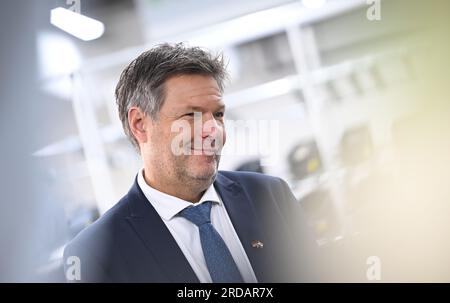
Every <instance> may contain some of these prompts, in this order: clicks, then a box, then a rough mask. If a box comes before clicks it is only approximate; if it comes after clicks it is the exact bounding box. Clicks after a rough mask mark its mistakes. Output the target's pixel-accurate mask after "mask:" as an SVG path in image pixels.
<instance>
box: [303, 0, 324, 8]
mask: <svg viewBox="0 0 450 303" xmlns="http://www.w3.org/2000/svg"><path fill="white" fill-rule="evenodd" d="M326 2H327V1H326V0H302V4H303V5H304V6H305V7H307V8H321V7H322V6H324V5H325V3H326Z"/></svg>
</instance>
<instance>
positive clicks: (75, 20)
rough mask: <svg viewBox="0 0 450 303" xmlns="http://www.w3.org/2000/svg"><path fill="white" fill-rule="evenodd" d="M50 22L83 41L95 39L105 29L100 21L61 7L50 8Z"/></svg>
mask: <svg viewBox="0 0 450 303" xmlns="http://www.w3.org/2000/svg"><path fill="white" fill-rule="evenodd" d="M50 23H51V24H53V25H54V26H56V27H58V28H60V29H62V30H63V31H65V32H67V33H69V34H71V35H73V36H75V37H77V38H79V39H81V40H84V41H89V40H94V39H97V38H99V37H100V36H101V35H103V32H104V31H105V26H104V25H103V23H102V22H100V21H98V20H95V19H92V18H89V17H86V16H83V15H81V14H77V13H74V12H72V11H70V10H68V9H65V8H62V7H58V8H55V9H52V11H51V14H50Z"/></svg>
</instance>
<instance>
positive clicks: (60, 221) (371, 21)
mask: <svg viewBox="0 0 450 303" xmlns="http://www.w3.org/2000/svg"><path fill="white" fill-rule="evenodd" d="M0 5H1V7H0V39H1V40H0V50H1V52H0V67H1V69H0V75H1V78H0V79H1V81H0V89H1V92H0V96H1V98H0V106H1V107H0V115H1V119H0V123H1V127H0V132H1V139H2V141H1V144H0V146H1V160H0V163H1V174H0V178H1V179H0V180H1V183H0V188H1V199H0V200H1V202H0V241H1V243H0V282H60V281H64V273H63V270H62V259H61V258H62V252H63V249H64V245H65V244H66V243H67V242H68V241H70V239H72V238H73V237H74V236H75V235H76V234H77V233H78V232H79V231H81V230H82V229H83V228H84V227H86V226H87V225H89V224H90V223H92V222H93V221H95V220H96V219H97V218H98V217H99V216H100V215H101V214H103V213H104V212H105V211H106V210H108V209H109V208H110V207H111V206H112V205H114V203H115V202H117V201H118V200H119V199H120V197H122V196H123V195H124V194H125V193H126V192H127V191H128V189H129V187H130V186H131V184H132V182H133V181H134V177H135V175H136V173H137V171H138V170H139V169H140V167H141V165H142V164H141V160H140V158H139V155H138V154H137V153H136V152H135V151H134V149H133V147H132V146H131V143H130V142H128V140H127V139H126V137H125V135H124V133H123V131H122V127H121V124H120V120H119V118H118V114H117V110H116V106H115V99H114V89H115V85H116V83H117V81H118V79H119V76H120V72H121V71H122V69H123V68H124V67H125V66H126V65H127V64H128V63H129V62H130V61H131V60H132V59H134V58H135V57H137V56H138V55H139V54H140V53H142V52H143V51H145V50H147V49H149V48H151V47H152V46H154V45H156V44H158V43H161V42H185V43H186V44H188V45H191V46H201V47H204V48H207V49H209V50H211V51H213V52H223V54H224V56H225V58H226V61H227V62H228V71H229V73H230V75H231V80H230V81H229V84H228V86H227V88H226V91H225V97H224V100H225V103H226V105H227V116H226V119H228V120H230V121H234V122H236V121H241V122H242V123H230V125H231V124H233V126H235V127H233V129H230V130H229V133H228V140H227V144H226V146H225V149H224V155H223V156H222V160H221V164H220V169H222V170H248V171H256V172H261V173H265V174H270V175H275V176H279V177H282V178H283V179H285V180H286V181H287V182H288V183H289V185H290V186H291V188H292V190H293V192H294V194H295V196H296V198H297V199H298V203H300V204H301V205H302V207H303V208H304V210H305V212H306V214H307V218H308V220H309V221H308V222H309V226H310V227H311V230H312V232H313V233H314V235H315V237H316V241H317V245H318V246H320V248H321V249H322V250H323V251H324V252H325V255H326V256H327V259H326V262H325V263H324V264H326V265H323V266H322V267H323V268H322V269H321V270H322V271H323V273H322V280H323V281H336V282H347V281H356V282H372V281H373V280H372V279H371V278H370V275H368V268H369V267H370V263H368V260H369V259H368V258H370V257H372V256H375V257H377V258H378V260H379V261H380V265H381V266H380V268H381V275H380V277H379V278H380V279H375V280H374V281H381V282H393V281H396V282H397V281H398V282H400V281H401V282H436V281H442V282H443V281H446V282H449V281H450V257H449V256H450V254H449V253H450V245H449V241H450V237H449V236H450V223H449V222H450V220H449V219H450V204H449V198H450V186H449V184H448V183H449V180H450V178H449V177H450V100H449V97H450V92H449V87H450V85H449V84H450V83H449V79H450V77H449V75H448V72H449V68H450V65H449V61H450V59H449V55H448V54H450V51H449V50H450V42H449V38H450V35H449V30H450V4H449V2H448V1H445V0H442V1H441V0H431V1H414V0H379V1H376V0H367V1H366V0H303V1H301V0H295V1H293V0H258V1H256V0H247V1H240V0H239V1H238V0H227V1H215V0H209V1H206V0H184V1H175V0H121V1H119V0H109V1H106V0H68V1H65V0H41V1H25V0H19V1H2V3H1V4H0ZM246 123H247V124H246ZM251 123H256V124H257V125H259V127H256V128H251V127H249V125H253V124H251ZM258 123H259V124H258ZM236 124H237V127H236ZM251 138H258V139H257V141H252V140H251ZM248 142H250V144H251V145H252V146H250V147H247V148H243V149H242V148H240V147H242V146H243V145H245V144H248ZM255 145H257V148H256V147H255Z"/></svg>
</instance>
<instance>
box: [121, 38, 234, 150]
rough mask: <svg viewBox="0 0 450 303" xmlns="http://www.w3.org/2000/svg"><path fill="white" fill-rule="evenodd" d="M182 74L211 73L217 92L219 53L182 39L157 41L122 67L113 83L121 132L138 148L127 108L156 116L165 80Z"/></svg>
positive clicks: (223, 75) (221, 70) (221, 76)
mask: <svg viewBox="0 0 450 303" xmlns="http://www.w3.org/2000/svg"><path fill="white" fill-rule="evenodd" d="M186 74H200V75H207V76H211V77H213V78H214V79H215V80H216V81H217V84H218V86H219V89H220V91H221V92H223V89H224V84H225V80H226V79H227V77H228V74H227V71H226V67H225V65H224V60H223V55H222V54H218V55H212V54H211V53H209V52H207V51H205V50H203V49H201V48H199V47H186V46H185V45H184V44H183V43H177V44H168V43H164V44H160V45H157V46H156V47H154V48H152V49H150V50H148V51H146V52H144V53H142V54H141V55H140V56H139V57H137V58H136V59H134V60H133V61H132V62H131V63H130V64H129V65H128V66H127V67H126V68H125V69H124V70H123V72H122V74H121V75H120V79H119V82H118V83H117V86H116V92H115V94H116V103H117V107H118V110H119V117H120V120H121V121H122V126H123V129H124V131H125V134H126V135H127V137H128V138H129V140H130V141H131V143H132V144H133V145H134V147H136V149H137V150H138V151H139V144H138V142H137V140H136V138H135V137H134V136H133V134H132V132H131V129H130V126H129V124H128V111H129V109H130V108H131V107H133V106H136V107H138V108H139V109H141V110H142V111H143V112H144V113H145V114H148V115H149V116H150V117H151V118H152V119H153V120H158V113H159V111H160V109H161V107H162V105H163V103H164V99H165V89H164V84H165V81H166V80H168V79H169V78H170V77H172V76H179V75H186Z"/></svg>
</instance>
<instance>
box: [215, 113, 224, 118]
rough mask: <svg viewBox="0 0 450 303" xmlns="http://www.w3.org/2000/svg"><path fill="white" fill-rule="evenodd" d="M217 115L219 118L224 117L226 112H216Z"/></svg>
mask: <svg viewBox="0 0 450 303" xmlns="http://www.w3.org/2000/svg"><path fill="white" fill-rule="evenodd" d="M215 116H216V117H217V118H223V116H224V112H217V113H216V114H215Z"/></svg>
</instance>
